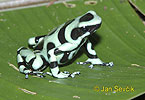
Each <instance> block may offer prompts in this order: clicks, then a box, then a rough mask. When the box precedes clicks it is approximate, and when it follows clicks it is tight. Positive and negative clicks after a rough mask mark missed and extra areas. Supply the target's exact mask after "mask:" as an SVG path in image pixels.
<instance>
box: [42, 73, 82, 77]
mask: <svg viewBox="0 0 145 100" xmlns="http://www.w3.org/2000/svg"><path fill="white" fill-rule="evenodd" d="M60 74H63V75H65V76H67V77H71V78H74V77H75V75H80V72H79V71H77V72H73V73H72V74H70V72H68V71H64V72H60ZM43 75H50V76H53V75H52V73H50V72H46V73H43ZM67 77H65V78H67Z"/></svg>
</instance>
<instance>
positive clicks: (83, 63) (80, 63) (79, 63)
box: [77, 62, 90, 65]
mask: <svg viewBox="0 0 145 100" xmlns="http://www.w3.org/2000/svg"><path fill="white" fill-rule="evenodd" d="M77 64H78V65H86V64H90V62H77Z"/></svg>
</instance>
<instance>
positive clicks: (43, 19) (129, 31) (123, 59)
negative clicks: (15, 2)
mask: <svg viewBox="0 0 145 100" xmlns="http://www.w3.org/2000/svg"><path fill="white" fill-rule="evenodd" d="M97 1H98V2H97V5H85V4H84V2H85V0H78V1H73V2H70V3H71V4H76V7H74V8H72V9H69V8H67V7H65V6H64V4H62V3H60V4H55V5H51V6H49V7H48V8H47V7H45V6H42V7H35V8H27V9H21V10H15V11H8V12H0V19H4V20H5V21H0V39H1V41H0V46H1V47H0V55H1V56H0V62H1V68H0V73H1V76H0V98H2V99H3V100H8V99H11V100H26V99H29V100H31V99H32V100H34V99H35V100H41V99H43V100H74V98H73V96H79V97H81V98H80V99H82V100H96V99H97V100H100V99H102V100H104V99H107V100H112V99H117V100H124V99H129V98H131V97H134V96H135V95H137V94H140V93H142V92H144V91H145V84H144V83H145V80H144V79H145V69H144V68H142V67H135V66H131V64H138V65H140V66H145V53H144V51H145V46H144V44H145V34H144V31H145V30H144V25H143V24H142V22H141V20H140V19H139V17H138V16H137V14H136V13H135V11H134V10H133V9H132V8H131V6H130V5H129V3H128V2H127V1H126V0H125V1H124V2H123V3H121V2H120V0H101V1H99V0H97ZM104 7H105V8H104ZM89 10H94V11H96V13H97V14H98V15H99V16H101V18H102V20H103V23H102V26H101V28H100V29H99V30H97V32H96V33H95V34H94V35H93V36H92V41H93V43H94V44H96V45H94V46H95V50H96V51H97V54H98V56H99V57H100V58H101V59H102V60H103V61H104V62H111V61H113V62H114V67H112V68H108V67H102V66H94V68H93V69H89V68H88V66H82V65H77V64H76V62H80V61H85V60H87V56H86V55H85V54H82V55H80V56H79V57H77V58H76V59H75V60H74V62H73V63H71V64H69V65H66V66H64V67H61V68H60V70H61V71H65V70H66V71H69V72H75V71H80V72H81V75H79V76H77V77H75V78H68V79H56V78H52V77H50V76H46V78H34V77H29V79H28V80H26V79H24V77H25V76H24V75H23V74H21V73H19V72H17V71H15V70H13V69H12V68H11V67H9V65H8V63H7V62H11V63H12V64H14V65H17V64H16V51H17V49H18V48H19V47H21V46H25V47H27V41H28V39H29V38H30V37H34V36H39V35H44V34H48V32H49V31H50V30H52V29H53V28H55V27H57V26H59V25H61V24H62V23H64V22H66V21H67V20H70V19H73V18H76V17H77V16H80V15H82V14H84V13H86V12H87V11H89ZM99 39H100V41H98V40H99ZM46 71H49V68H48V69H46ZM116 85H117V86H118V87H120V88H125V87H127V86H128V87H134V88H135V91H134V92H131V91H129V92H124V91H121V90H120V91H118V92H114V91H111V90H110V91H108V92H101V91H95V90H94V88H95V87H96V86H98V87H99V88H100V89H102V87H103V86H106V87H111V88H112V89H114V86H116ZM18 87H23V88H25V89H28V91H29V90H33V91H35V92H36V93H37V95H31V94H26V93H24V92H22V91H20V90H19V89H18ZM108 95H109V96H108Z"/></svg>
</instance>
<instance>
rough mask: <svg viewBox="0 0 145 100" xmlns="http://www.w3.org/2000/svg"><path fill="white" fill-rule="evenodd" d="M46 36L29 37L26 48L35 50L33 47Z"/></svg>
mask: <svg viewBox="0 0 145 100" xmlns="http://www.w3.org/2000/svg"><path fill="white" fill-rule="evenodd" d="M45 36H46V35H42V36H37V37H31V38H29V39H28V46H29V47H30V48H32V49H35V47H36V46H37V45H38V44H39V43H40V42H42V41H43V39H44V37H45Z"/></svg>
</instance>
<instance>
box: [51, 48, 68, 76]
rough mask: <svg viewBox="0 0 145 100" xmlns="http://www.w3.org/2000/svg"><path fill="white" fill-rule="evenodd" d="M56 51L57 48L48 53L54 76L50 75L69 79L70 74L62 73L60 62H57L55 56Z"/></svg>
mask: <svg viewBox="0 0 145 100" xmlns="http://www.w3.org/2000/svg"><path fill="white" fill-rule="evenodd" d="M54 51H55V48H54V49H51V50H49V51H48V56H49V63H50V71H51V73H52V74H49V75H52V76H53V77H56V78H67V77H69V75H70V74H65V73H63V72H60V70H59V66H58V62H57V58H56V55H55V53H54Z"/></svg>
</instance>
